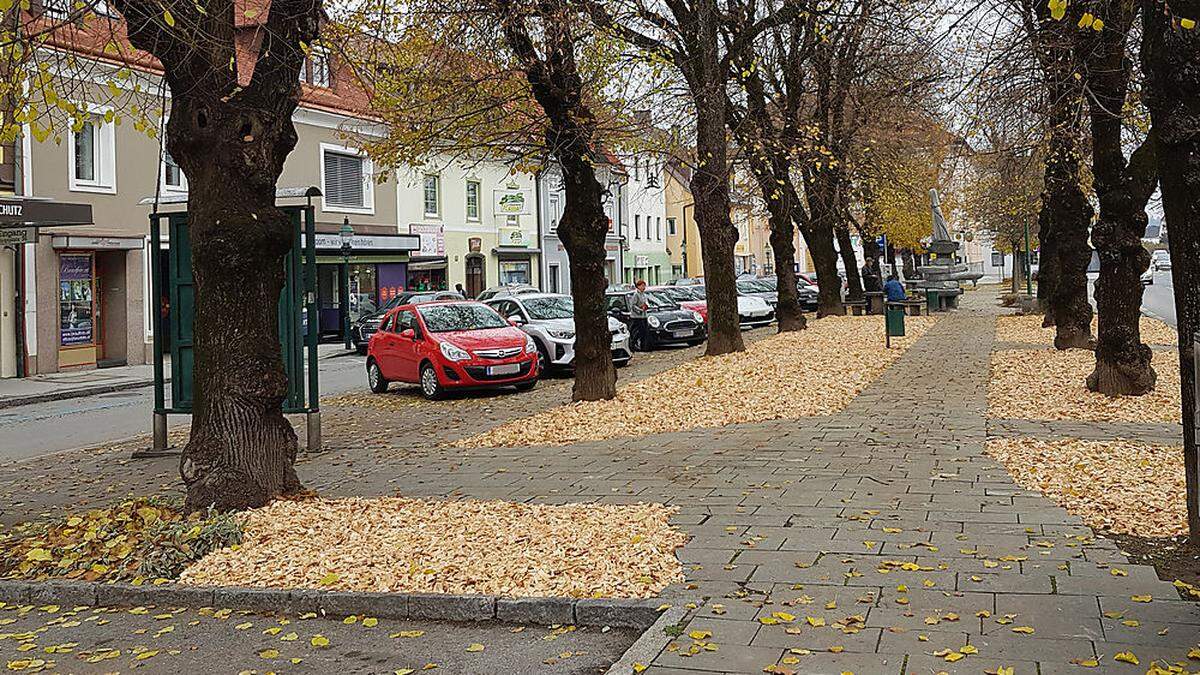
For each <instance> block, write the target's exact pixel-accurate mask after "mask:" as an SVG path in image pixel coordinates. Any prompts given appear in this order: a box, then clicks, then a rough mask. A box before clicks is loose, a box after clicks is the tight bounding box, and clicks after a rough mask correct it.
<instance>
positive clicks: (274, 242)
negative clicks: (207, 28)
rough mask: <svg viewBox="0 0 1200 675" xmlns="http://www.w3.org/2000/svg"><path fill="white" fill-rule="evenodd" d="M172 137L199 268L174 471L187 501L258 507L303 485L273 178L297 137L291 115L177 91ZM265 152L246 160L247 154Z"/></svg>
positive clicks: (285, 229) (287, 227)
mask: <svg viewBox="0 0 1200 675" xmlns="http://www.w3.org/2000/svg"><path fill="white" fill-rule="evenodd" d="M173 106H174V107H173V109H172V111H171V119H170V122H169V123H168V135H167V147H168V149H169V150H170V152H171V156H172V157H174V158H175V159H176V161H178V162H179V163H180V166H182V167H183V168H184V171H185V172H186V173H187V176H188V184H189V194H188V222H189V235H190V243H191V254H192V272H193V275H194V278H195V283H196V286H195V292H196V296H195V340H196V341H195V352H194V354H195V362H194V367H195V393H194V396H195V398H194V404H193V408H192V427H191V436H190V438H189V439H188V442H187V445H185V446H184V448H183V454H182V457H181V459H180V475H181V476H182V478H183V481H184V483H185V484H186V485H187V502H186V508H187V510H188V511H196V510H201V509H206V508H209V507H215V508H217V509H220V510H229V509H243V508H253V507H258V506H263V505H265V504H267V503H268V502H270V501H271V500H272V499H274V498H275V497H278V496H280V495H284V494H289V493H293V492H297V491H299V490H300V489H301V485H300V480H299V478H298V477H297V476H296V471H295V468H294V466H293V465H294V464H295V461H296V449H297V443H296V433H295V431H293V430H292V426H291V424H289V423H288V421H287V419H286V418H284V416H283V407H282V406H283V400H284V399H285V398H286V397H287V390H288V382H287V376H286V374H285V373H284V370H283V361H282V357H281V354H280V346H279V316H278V306H279V295H280V292H281V291H282V289H283V283H284V267H283V259H284V256H285V255H286V254H287V252H288V250H289V249H290V248H291V245H292V228H291V224H290V222H289V220H288V218H287V216H286V215H285V214H284V213H283V212H282V211H281V210H280V209H278V208H276V206H275V182H276V180H278V176H279V170H280V169H281V168H282V166H283V160H284V158H285V157H287V155H288V153H290V152H291V150H292V148H293V147H295V144H296V131H295V128H294V127H293V125H292V120H291V116H290V115H284V114H278V113H275V112H266V111H264V110H261V109H253V108H247V107H244V106H241V105H237V104H235V103H233V102H223V101H220V100H212V99H209V98H207V97H205V98H199V99H198V98H194V97H192V96H189V95H177V96H176V97H175V98H174V99H173ZM252 156H253V157H260V158H269V159H267V161H266V162H261V163H260V162H244V161H242V159H243V158H245V157H252Z"/></svg>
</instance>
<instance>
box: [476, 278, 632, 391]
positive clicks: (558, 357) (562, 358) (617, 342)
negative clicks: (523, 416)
mask: <svg viewBox="0 0 1200 675" xmlns="http://www.w3.org/2000/svg"><path fill="white" fill-rule="evenodd" d="M485 304H487V305H488V306H489V307H491V308H492V309H495V310H496V311H497V312H499V313H500V316H503V317H504V318H506V319H508V320H509V321H510V322H512V323H514V324H515V325H517V326H518V327H519V328H520V329H521V330H523V331H525V333H526V334H528V335H529V336H530V337H532V338H533V341H534V342H535V343H537V349H538V354H539V355H540V358H539V359H538V364H539V365H540V366H541V368H542V370H543V372H544V371H545V370H546V369H548V368H551V367H554V366H558V367H562V368H570V367H571V366H572V365H574V363H575V305H574V303H573V302H572V301H571V296H569V295H560V294H557V293H523V294H521V295H514V296H511V297H508V298H496V299H493V300H488V301H487V303H485ZM608 332H609V334H610V335H611V337H612V347H611V349H612V359H613V363H614V364H616V365H617V366H623V365H625V364H627V363H629V359H631V358H633V348H632V347H631V346H630V344H629V329H628V328H627V327H626V326H625V324H623V323H621V322H620V321H618V320H616V319H614V318H613V317H611V316H609V317H608Z"/></svg>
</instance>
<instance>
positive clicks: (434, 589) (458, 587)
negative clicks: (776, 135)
mask: <svg viewBox="0 0 1200 675" xmlns="http://www.w3.org/2000/svg"><path fill="white" fill-rule="evenodd" d="M671 512H672V510H671V509H668V508H666V507H664V506H662V505H656V504H629V505H616V504H565V505H561V506H556V505H547V504H521V503H514V502H501V501H444V500H422V499H402V498H378V499H362V498H347V499H312V500H305V501H277V502H275V503H274V504H271V505H269V506H267V507H265V508H262V509H256V510H253V511H250V512H247V514H246V529H245V536H244V540H243V543H242V545H241V546H239V547H237V548H233V547H231V548H227V549H222V550H219V551H215V552H213V553H210V554H209V555H208V556H206V557H204V558H203V559H202V560H200V561H199V562H198V563H196V564H195V565H193V566H191V567H189V568H188V569H187V571H186V572H184V574H183V575H182V576H181V577H180V581H181V582H182V583H187V584H198V585H223V586H225V585H234V586H269V587H275V588H328V589H336V590H353V591H372V592H384V591H406V592H422V593H482V594H488V595H503V596H512V597H534V596H558V597H576V598H578V597H651V596H654V595H656V594H657V593H658V592H659V591H661V590H662V589H663V588H665V587H666V586H667V585H668V584H670V583H673V582H679V581H682V580H683V573H682V566H681V565H680V563H679V560H678V558H676V557H675V549H676V548H678V547H680V546H683V544H684V543H685V542H686V541H687V536H686V535H685V534H683V533H681V532H679V531H677V530H675V529H674V528H672V527H670V526H669V525H668V522H667V519H668V517H669V515H670V514H671Z"/></svg>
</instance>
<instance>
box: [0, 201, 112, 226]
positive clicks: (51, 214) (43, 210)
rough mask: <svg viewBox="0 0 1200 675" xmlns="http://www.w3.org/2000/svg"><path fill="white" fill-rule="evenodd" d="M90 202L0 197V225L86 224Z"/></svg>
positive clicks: (89, 214) (89, 217)
mask: <svg viewBox="0 0 1200 675" xmlns="http://www.w3.org/2000/svg"><path fill="white" fill-rule="evenodd" d="M91 222H92V205H91V204H64V203H63V202H55V201H50V200H48V199H0V227H6V226H13V225H17V226H20V225H26V224H28V225H87V224H90V223H91Z"/></svg>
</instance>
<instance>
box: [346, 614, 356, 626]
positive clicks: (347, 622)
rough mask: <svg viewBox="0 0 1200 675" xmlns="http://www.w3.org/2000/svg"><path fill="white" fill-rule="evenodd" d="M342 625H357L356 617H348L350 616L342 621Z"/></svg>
mask: <svg viewBox="0 0 1200 675" xmlns="http://www.w3.org/2000/svg"><path fill="white" fill-rule="evenodd" d="M342 623H344V624H346V625H347V626H349V625H350V624H352V623H358V617H357V616H354V615H350V616H348V617H346V618H344V619H342Z"/></svg>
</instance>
